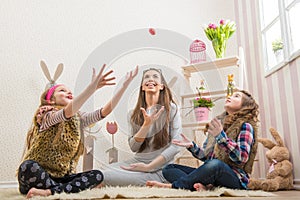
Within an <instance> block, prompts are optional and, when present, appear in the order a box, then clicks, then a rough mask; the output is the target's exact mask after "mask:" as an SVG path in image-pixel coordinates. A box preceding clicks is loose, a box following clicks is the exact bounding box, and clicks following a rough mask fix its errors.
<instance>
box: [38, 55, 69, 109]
mask: <svg viewBox="0 0 300 200" xmlns="http://www.w3.org/2000/svg"><path fill="white" fill-rule="evenodd" d="M40 65H41V68H42V70H43V72H44V75H45V76H46V78H47V79H48V81H49V83H48V84H47V85H46V88H45V90H48V92H47V94H46V100H47V101H48V102H49V103H50V98H51V96H52V94H53V93H54V91H55V89H56V88H57V87H58V86H60V84H56V80H57V79H58V78H59V76H60V75H61V73H62V71H63V69H64V65H63V64H62V63H60V64H58V66H57V68H56V71H55V73H54V76H53V78H51V75H50V72H49V70H48V67H47V65H46V63H45V62H44V61H43V60H41V62H40Z"/></svg>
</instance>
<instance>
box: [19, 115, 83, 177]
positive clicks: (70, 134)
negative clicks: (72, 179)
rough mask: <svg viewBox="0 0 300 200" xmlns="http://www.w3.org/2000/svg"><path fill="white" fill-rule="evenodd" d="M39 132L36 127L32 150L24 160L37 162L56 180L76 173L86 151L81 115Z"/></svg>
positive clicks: (29, 150) (26, 154)
mask: <svg viewBox="0 0 300 200" xmlns="http://www.w3.org/2000/svg"><path fill="white" fill-rule="evenodd" d="M52 112H53V111H52ZM54 112H55V111H54ZM35 124H37V123H35ZM38 130H39V127H38V125H36V126H35V127H34V130H33V139H32V142H31V145H30V148H29V149H28V150H27V152H26V153H25V156H24V159H23V160H35V161H36V162H38V163H39V164H40V165H41V166H42V167H43V168H44V169H45V170H46V172H48V173H49V174H50V175H51V176H52V177H56V178H58V177H63V176H64V175H68V174H72V173H76V166H77V163H78V160H79V157H80V155H82V154H83V150H84V147H83V142H82V140H81V136H80V133H81V132H80V117H79V115H78V114H76V115H75V116H73V117H72V118H70V119H69V120H67V121H63V122H61V123H58V124H55V125H53V126H51V127H49V128H48V129H46V130H44V131H40V132H39V131H38Z"/></svg>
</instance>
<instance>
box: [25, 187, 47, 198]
mask: <svg viewBox="0 0 300 200" xmlns="http://www.w3.org/2000/svg"><path fill="white" fill-rule="evenodd" d="M49 195H51V190H50V189H37V188H34V187H33V188H31V189H30V190H29V191H28V193H27V195H26V198H27V199H29V198H31V197H33V196H49Z"/></svg>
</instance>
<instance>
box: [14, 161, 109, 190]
mask: <svg viewBox="0 0 300 200" xmlns="http://www.w3.org/2000/svg"><path fill="white" fill-rule="evenodd" d="M18 181H19V190H20V192H21V193H22V194H27V193H28V191H29V190H30V189H31V188H33V187H35V188H38V189H50V190H51V194H54V193H61V192H65V193H77V192H80V191H82V190H86V189H88V188H93V187H95V186H97V185H98V184H100V183H101V182H102V181H103V174H102V172H101V171H99V170H91V171H86V172H82V173H77V174H71V175H66V176H64V177H61V178H53V177H51V176H50V175H49V174H48V173H47V172H46V171H45V170H44V169H43V168H42V167H41V166H40V165H39V164H38V163H37V162H36V161H33V160H26V161H24V162H23V163H22V164H21V165H20V167H19V171H18Z"/></svg>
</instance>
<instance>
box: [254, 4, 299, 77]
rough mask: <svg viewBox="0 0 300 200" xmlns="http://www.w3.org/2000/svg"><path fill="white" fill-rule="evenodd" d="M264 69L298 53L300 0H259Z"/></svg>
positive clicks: (285, 60) (275, 66)
mask: <svg viewBox="0 0 300 200" xmlns="http://www.w3.org/2000/svg"><path fill="white" fill-rule="evenodd" d="M259 2H260V19H261V34H262V41H263V53H264V60H265V71H266V72H270V71H273V70H274V69H276V68H278V67H280V66H282V65H283V64H282V63H285V62H288V61H289V59H293V58H294V56H295V55H300V51H299V49H300V25H299V23H298V19H299V18H300V0H259Z"/></svg>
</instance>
